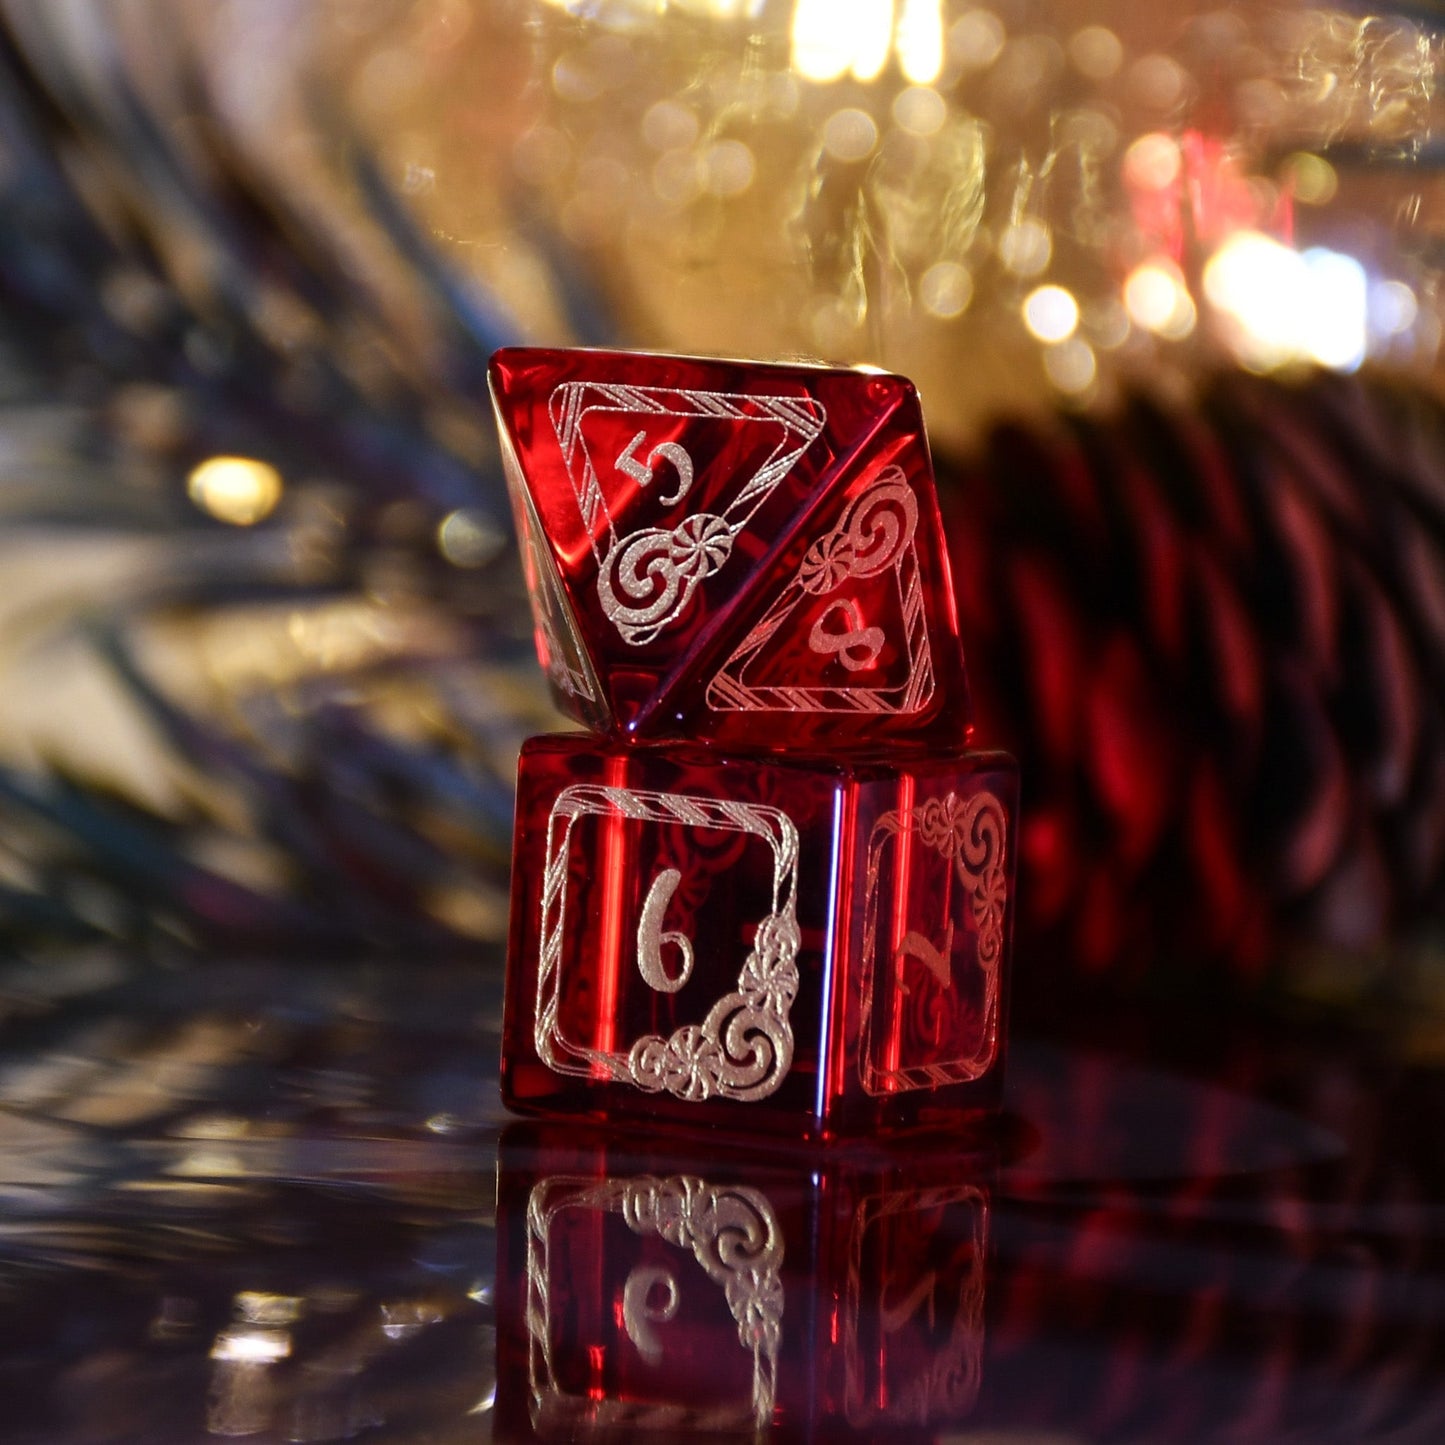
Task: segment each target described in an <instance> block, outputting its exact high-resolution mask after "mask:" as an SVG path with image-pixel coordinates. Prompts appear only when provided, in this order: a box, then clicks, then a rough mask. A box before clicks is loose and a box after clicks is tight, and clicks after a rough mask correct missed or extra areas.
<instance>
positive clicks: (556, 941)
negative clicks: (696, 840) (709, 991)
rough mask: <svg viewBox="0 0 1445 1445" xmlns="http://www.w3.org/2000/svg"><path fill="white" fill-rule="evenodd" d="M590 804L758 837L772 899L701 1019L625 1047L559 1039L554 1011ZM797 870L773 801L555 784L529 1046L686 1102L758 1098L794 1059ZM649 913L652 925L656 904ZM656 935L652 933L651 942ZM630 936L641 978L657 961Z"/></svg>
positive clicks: (793, 847)
mask: <svg viewBox="0 0 1445 1445" xmlns="http://www.w3.org/2000/svg"><path fill="white" fill-rule="evenodd" d="M589 814H591V815H597V816H601V817H607V816H619V817H624V818H632V819H637V820H642V821H646V822H654V823H672V824H677V825H679V826H682V827H699V828H715V829H722V830H732V831H736V832H743V833H748V834H751V835H753V836H754V837H757V838H760V839H762V840H763V842H765V843H766V844H767V845H768V847H769V849H770V850H771V851H772V855H773V890H772V908H771V911H770V912H769V913H768V914H767V915H766V916H765V917H764V918H763V919H761V920H760V921H759V923H758V926H757V931H756V933H755V935H754V938H753V946H752V950H751V952H750V953H749V954H748V956H747V958H746V960H745V961H744V963H743V966H742V970H741V972H740V973H739V975H738V981H737V987H736V989H735V990H734V991H733V992H731V993H727V994H725V995H723V997H722V998H720V999H718V1000H717V1002H716V1003H714V1004H713V1006H712V1008H711V1009H710V1010H709V1011H708V1013H707V1016H706V1017H705V1018H704V1019H703V1020H702V1022H701V1023H700V1024H688V1025H685V1026H683V1027H681V1028H679V1029H677V1030H675V1031H674V1032H673V1033H672V1034H671V1035H669V1036H668V1037H666V1038H664V1037H663V1036H662V1035H661V1034H647V1035H644V1036H643V1037H642V1038H640V1039H638V1040H636V1042H634V1043H633V1044H632V1046H631V1048H630V1049H628V1050H627V1051H626V1052H622V1051H620V1050H604V1049H596V1048H591V1047H588V1046H586V1045H583V1044H580V1043H577V1042H575V1041H572V1040H568V1039H566V1038H565V1037H564V1036H563V1033H562V1030H561V1027H560V1022H559V998H560V975H561V965H562V956H563V938H564V932H565V923H566V913H567V909H566V904H567V896H566V895H567V878H568V846H569V843H570V840H571V836H572V831H573V828H574V826H575V824H576V821H577V819H578V818H580V817H584V816H587V815H589ZM797 878H798V830H797V827H796V825H795V824H794V823H793V821H792V819H790V818H789V817H788V816H787V814H786V813H783V812H781V811H779V810H778V809H777V808H771V807H766V806H764V805H763V804H761V803H737V802H731V801H729V800H726V799H720V798H704V797H695V796H690V795H686V794H681V793H654V792H645V791H640V790H635V789H628V788H609V787H605V786H603V785H601V784H592V783H579V784H574V785H573V786H571V787H569V788H566V789H564V790H563V791H562V793H561V794H560V795H559V796H558V798H557V801H556V802H555V803H554V804H553V805H552V813H551V817H550V819H549V820H548V825H547V859H546V864H545V867H544V869H543V875H542V927H541V945H540V949H541V951H540V957H539V959H538V967H537V1007H536V1015H535V1019H534V1032H533V1036H534V1040H535V1043H536V1048H537V1055H538V1057H539V1058H540V1059H541V1060H542V1062H543V1063H545V1064H546V1065H547V1067H548V1068H550V1069H553V1070H555V1071H556V1072H557V1073H561V1074H575V1075H581V1076H585V1077H593V1078H595V1077H597V1076H598V1073H599V1071H600V1072H601V1073H602V1075H603V1076H604V1077H607V1078H610V1079H612V1080H614V1081H615V1082H618V1083H630V1084H632V1085H634V1086H635V1087H637V1088H639V1089H644V1090H646V1091H648V1092H649V1093H658V1092H662V1091H666V1092H667V1093H669V1094H672V1095H674V1096H676V1097H677V1098H679V1099H686V1100H689V1101H693V1102H697V1101H701V1100H704V1099H710V1098H714V1097H718V1098H725V1099H735V1100H740V1101H743V1102H748V1101H751V1100H756V1099H763V1098H766V1097H767V1096H768V1095H769V1094H771V1093H773V1092H774V1091H775V1090H776V1089H777V1088H778V1086H779V1085H780V1084H781V1083H782V1081H783V1079H784V1077H785V1076H786V1075H787V1072H788V1070H789V1069H790V1068H791V1067H792V1062H793V1029H792V1024H791V1022H790V1020H789V1011H790V1010H791V1008H792V1005H793V1000H794V998H795V997H796V996H797V992H798V983H799V978H798V963H797V957H798V945H799V937H800V936H799V931H798V919H797V897H796V894H797ZM674 886H675V884H674ZM664 903H665V900H664ZM655 911H656V910H655ZM654 921H655V922H656V923H657V925H658V928H659V929H660V926H661V919H660V913H659V914H658V917H657V918H656V919H655V920H654ZM644 922H646V920H644ZM661 939H662V935H661V933H660V932H659V934H658V941H659V944H660V941H661ZM638 941H639V948H640V949H641V948H643V947H644V946H646V947H647V948H648V956H646V957H643V956H641V955H640V956H639V959H638V967H639V971H641V972H642V974H643V977H644V978H646V977H647V973H648V970H649V969H651V968H652V967H653V965H654V963H657V962H658V961H657V960H655V959H653V958H652V957H651V954H650V949H651V942H652V940H651V935H650V934H649V935H648V936H647V937H646V938H644V936H643V933H642V929H641V926H640V927H639V940H638ZM658 967H659V968H660V963H658ZM664 991H670V990H664Z"/></svg>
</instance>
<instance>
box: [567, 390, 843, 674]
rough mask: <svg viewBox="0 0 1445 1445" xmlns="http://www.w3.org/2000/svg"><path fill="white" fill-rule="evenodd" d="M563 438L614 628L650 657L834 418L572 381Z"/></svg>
mask: <svg viewBox="0 0 1445 1445" xmlns="http://www.w3.org/2000/svg"><path fill="white" fill-rule="evenodd" d="M548 413H549V415H550V417H551V420H552V425H553V428H554V430H555V432H556V436H557V443H558V446H559V448H560V450H561V453H562V457H563V460H564V463H565V465H566V468H567V475H568V478H569V480H570V482H571V486H572V493H573V496H574V498H575V500H576V505H577V510H578V515H579V517H580V519H581V523H582V527H583V529H584V531H585V533H586V535H587V538H588V541H589V543H590V545H591V548H592V553H593V557H594V559H595V562H596V566H597V595H598V599H599V602H600V605H601V609H602V612H603V614H604V616H605V618H606V620H607V624H608V625H609V626H610V627H611V628H612V629H613V630H614V631H615V633H616V636H617V639H618V640H619V641H620V642H621V643H622V644H623V645H624V647H627V648H643V647H646V646H648V645H649V644H651V643H653V642H655V641H657V640H658V639H659V638H662V637H663V636H664V635H665V634H666V633H668V632H669V631H672V630H674V629H676V628H677V626H678V625H679V624H680V623H682V622H684V621H685V620H686V618H687V616H688V613H689V611H690V610H691V609H693V608H694V607H695V606H696V597H697V593H698V591H699V589H700V588H701V587H703V586H704V584H706V583H707V582H708V580H709V579H710V578H712V577H714V576H715V575H717V574H719V573H721V572H722V571H723V570H724V569H727V568H729V563H730V562H731V563H732V566H731V569H730V570H732V571H733V572H736V571H738V570H739V568H740V566H741V565H742V564H740V563H739V562H738V561H737V560H735V558H734V551H735V548H734V544H735V542H736V540H737V538H738V537H739V535H740V534H742V533H744V532H745V531H746V530H747V528H748V526H749V524H750V523H751V522H752V520H753V518H754V516H755V514H756V513H757V512H758V510H759V509H760V508H761V507H762V506H763V504H764V503H765V502H766V501H767V500H768V498H769V496H770V495H771V494H772V493H773V491H774V490H775V489H776V488H777V486H778V484H779V483H780V482H781V481H782V480H783V478H784V477H786V476H787V475H788V473H789V472H790V471H791V470H792V468H793V466H794V465H795V464H796V463H797V461H798V459H799V457H800V456H801V455H802V454H803V452H804V451H805V450H806V449H807V447H808V446H809V444H810V443H811V442H812V441H813V440H814V439H815V438H816V437H817V436H818V434H819V432H820V431H821V430H822V428H823V425H824V422H825V420H826V414H825V412H824V410H823V408H822V406H821V405H820V404H819V403H817V402H816V401H813V400H812V399H810V398H808V397H805V396H787V395H773V396H769V395H744V394H739V393H731V394H730V393H726V392H720V391H706V390H701V389H692V388H684V387H649V386H631V385H621V384H617V383H608V382H567V383H564V384H563V385H561V386H559V387H558V388H557V389H556V390H555V391H553V392H552V394H551V396H550V397H549V399H548Z"/></svg>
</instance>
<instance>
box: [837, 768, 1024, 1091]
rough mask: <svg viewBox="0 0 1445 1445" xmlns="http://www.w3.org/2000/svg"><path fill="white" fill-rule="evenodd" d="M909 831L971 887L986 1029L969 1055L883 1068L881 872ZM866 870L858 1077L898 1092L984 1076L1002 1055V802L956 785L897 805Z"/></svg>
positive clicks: (878, 827) (872, 839)
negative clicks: (876, 1010)
mask: <svg viewBox="0 0 1445 1445" xmlns="http://www.w3.org/2000/svg"><path fill="white" fill-rule="evenodd" d="M909 833H913V834H916V835H917V836H918V838H919V840H920V841H921V842H922V843H923V844H924V845H925V846H927V847H930V848H933V849H934V850H935V851H937V852H938V853H940V854H942V855H943V857H945V858H947V859H948V860H949V861H950V862H951V863H952V864H953V865H954V868H955V870H956V871H957V873H958V877H959V881H960V882H961V883H962V884H963V886H964V888H965V889H967V890H968V899H969V904H970V906H971V908H972V912H973V922H974V927H975V929H976V930H977V943H976V945H975V957H976V959H977V962H978V966H979V968H980V969H981V970H982V971H983V976H984V1025H983V1037H982V1039H981V1041H980V1043H979V1046H978V1048H977V1049H976V1050H975V1051H974V1052H973V1053H972V1054H970V1055H967V1056H966V1057H963V1058H958V1059H945V1060H943V1061H941V1062H938V1063H930V1064H915V1065H911V1066H907V1067H904V1068H899V1069H877V1068H875V1067H874V1065H873V1058H872V1044H873V989H874V986H875V984H876V982H877V977H878V973H877V969H876V968H875V954H876V952H877V943H878V907H879V903H878V891H879V890H878V879H879V874H880V872H881V869H882V860H883V849H884V847H885V846H886V845H887V843H888V842H889V841H890V840H893V842H894V846H895V847H897V846H898V845H899V844H900V843H901V841H902V839H903V837H904V836H905V835H907V834H909ZM866 877H867V892H866V894H865V898H864V904H863V962H862V969H861V973H860V977H859V994H860V997H861V998H862V1022H861V1031H860V1037H859V1041H858V1077H859V1080H860V1081H861V1083H862V1085H863V1088H864V1090H865V1091H866V1092H867V1093H869V1094H896V1093H902V1092H905V1091H907V1090H912V1089H936V1088H938V1087H939V1086H940V1085H941V1084H959V1083H967V1082H969V1081H971V1080H973V1079H977V1078H981V1077H982V1076H983V1075H984V1074H986V1073H987V1072H988V1071H989V1069H990V1068H992V1067H993V1065H994V1063H995V1061H996V1060H997V1058H998V1045H999V1037H998V1029H999V993H1000V977H999V975H1000V969H1001V968H1002V965H1003V955H1004V939H1005V926H1006V921H1007V912H1008V814H1007V812H1006V811H1005V809H1004V806H1003V804H1002V803H1001V802H1000V801H999V799H998V798H997V797H996V796H995V795H994V794H993V793H991V792H988V791H987V790H983V791H980V792H976V793H974V794H972V795H971V796H970V797H969V798H968V799H967V800H966V801H965V800H964V799H961V798H960V797H959V796H958V794H957V793H955V792H953V791H952V790H950V791H949V792H948V793H947V794H946V795H945V796H944V797H942V798H929V799H927V800H926V801H924V802H923V803H920V804H919V805H918V806H917V807H914V808H909V809H898V808H895V809H893V810H892V811H890V812H887V813H884V814H883V816H882V817H880V818H879V819H878V821H877V822H876V823H875V824H874V825H873V831H872V832H871V833H870V834H869V837H868V865H867V874H866Z"/></svg>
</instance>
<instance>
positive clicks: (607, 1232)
mask: <svg viewBox="0 0 1445 1445" xmlns="http://www.w3.org/2000/svg"><path fill="white" fill-rule="evenodd" d="M724 1236H725V1237H724ZM740 1239H741V1240H743V1241H744V1242H745V1245H744V1248H743V1249H738V1248H735V1247H734V1248H729V1242H730V1241H737V1240H740ZM526 1247H527V1262H526V1281H527V1289H528V1291H529V1298H528V1301H527V1316H526V1317H527V1320H528V1322H529V1326H530V1334H531V1340H530V1346H531V1348H530V1350H529V1362H528V1363H529V1368H528V1377H529V1385H530V1392H531V1396H532V1409H533V1412H534V1419H535V1420H536V1423H537V1424H538V1425H539V1426H541V1427H542V1428H543V1429H544V1431H545V1430H548V1429H549V1427H550V1429H561V1428H563V1427H567V1426H570V1427H574V1428H575V1427H577V1426H579V1425H581V1424H583V1423H584V1422H585V1423H587V1424H591V1425H605V1424H607V1423H609V1422H615V1423H617V1424H622V1423H630V1424H632V1425H634V1426H638V1427H643V1428H646V1427H648V1426H651V1427H652V1428H654V1429H656V1428H660V1427H664V1426H667V1425H671V1426H673V1427H674V1428H675V1427H677V1426H678V1425H680V1424H681V1422H682V1421H683V1420H685V1419H688V1418H697V1419H699V1420H701V1421H706V1422H708V1423H710V1424H712V1425H714V1426H726V1428H728V1429H729V1430H732V1431H738V1432H746V1431H749V1430H756V1429H758V1428H760V1427H765V1426H766V1425H767V1424H768V1423H769V1421H770V1419H771V1417H772V1412H773V1403H774V1397H775V1393H776V1380H777V1355H778V1345H779V1335H780V1326H781V1313H782V1311H781V1305H782V1297H783V1287H782V1284H781V1281H780V1277H779V1271H780V1269H781V1266H782V1262H783V1237H782V1230H781V1228H780V1227H779V1224H778V1221H777V1219H776V1217H775V1215H774V1212H773V1208H772V1205H771V1203H770V1201H769V1200H768V1198H767V1196H766V1195H764V1194H762V1193H761V1192H760V1191H758V1190H754V1189H749V1188H747V1187H745V1186H743V1187H732V1188H727V1187H719V1186H714V1185H712V1184H710V1183H709V1182H708V1181H706V1180H704V1179H701V1178H698V1177H695V1176H688V1177H681V1176H673V1177H661V1178H659V1177H653V1176H647V1175H643V1176H637V1177H630V1178H629V1177H626V1176H620V1177H613V1178H604V1179H601V1180H585V1179H577V1178H572V1179H544V1180H541V1181H539V1182H538V1183H537V1184H536V1185H535V1186H534V1187H533V1189H532V1190H531V1192H530V1194H529V1197H528V1201H527V1245H526Z"/></svg>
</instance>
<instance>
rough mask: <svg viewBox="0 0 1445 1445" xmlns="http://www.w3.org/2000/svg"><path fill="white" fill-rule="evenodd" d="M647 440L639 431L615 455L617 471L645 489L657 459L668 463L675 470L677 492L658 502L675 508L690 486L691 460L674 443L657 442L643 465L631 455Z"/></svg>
mask: <svg viewBox="0 0 1445 1445" xmlns="http://www.w3.org/2000/svg"><path fill="white" fill-rule="evenodd" d="M646 440H647V433H646V432H645V431H640V432H638V433H637V435H636V436H635V437H633V438H632V440H631V441H630V442H628V443H627V445H626V446H625V447H623V449H622V450H621V451H620V452H619V453H618V455H617V462H616V466H617V470H618V471H619V472H626V473H627V475H628V476H629V477H631V478H632V479H633V480H634V481H635V482H636V483H637V484H638V485H639V486H642V487H645V486H646V485H647V484H648V483H649V482H650V481H651V480H652V476H653V471H652V469H653V467H654V466H656V464H657V459H658V457H661V458H663V460H664V461H669V462H671V463H672V464H673V466H674V467H676V468H677V490H676V491H675V492H674V493H673V494H672V496H670V497H661V498H659V500H660V501H661V502H662V504H663V506H665V507H673V506H676V505H677V503H678V502H680V501H682V499H683V498H684V497H685V496H687V493H688V489H689V488H690V487H691V486H692V458H691V457H690V456H688V454H687V453H686V452H685V451H684V450H683V449H682V448H681V447H680V446H679V445H678V444H677V443H676V442H658V444H657V445H656V446H655V447H653V449H652V450H651V451H650V452H648V454H647V462H646V464H645V465H644V464H643V463H642V462H640V461H638V460H637V458H636V457H635V456H634V455H633V453H634V452H635V451H636V450H637V449H638V447H640V446H641V445H642V443H643V442H645V441H646Z"/></svg>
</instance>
